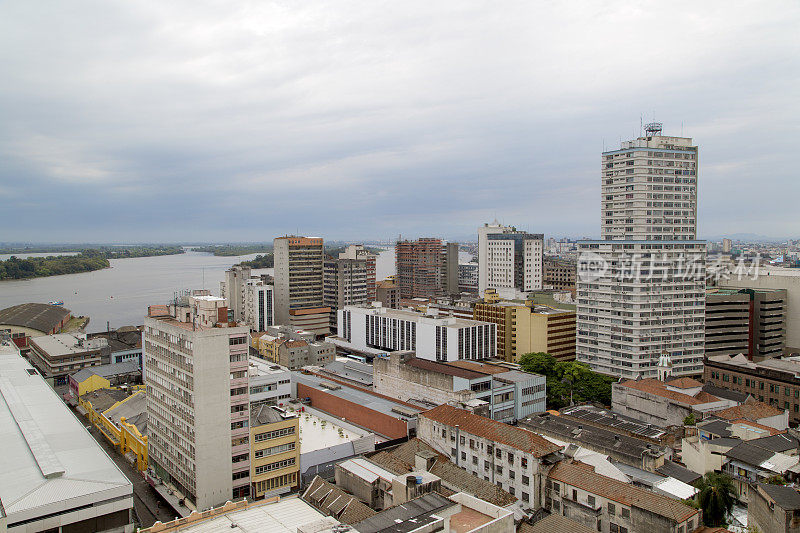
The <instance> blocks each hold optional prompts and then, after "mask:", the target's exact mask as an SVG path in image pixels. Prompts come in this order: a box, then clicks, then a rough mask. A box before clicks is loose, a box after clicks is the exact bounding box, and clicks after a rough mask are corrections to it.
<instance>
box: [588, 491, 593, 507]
mask: <svg viewBox="0 0 800 533" xmlns="http://www.w3.org/2000/svg"><path fill="white" fill-rule="evenodd" d="M586 503H588V504H589V507H594V496H592V495H591V494H590V495H589V496H587V497H586Z"/></svg>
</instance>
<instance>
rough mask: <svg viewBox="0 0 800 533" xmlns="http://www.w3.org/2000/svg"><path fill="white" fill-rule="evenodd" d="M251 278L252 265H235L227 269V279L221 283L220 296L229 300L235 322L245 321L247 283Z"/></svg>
mask: <svg viewBox="0 0 800 533" xmlns="http://www.w3.org/2000/svg"><path fill="white" fill-rule="evenodd" d="M250 279H251V277H250V267H247V266H241V265H234V266H232V267H231V268H229V269H228V270H226V271H225V281H222V282H220V284H219V285H220V296H221V297H222V298H225V299H226V300H227V301H228V308H229V310H230V311H231V313H232V315H233V320H234V322H244V314H245V304H244V302H245V285H246V284H247V282H248V281H249V280H250Z"/></svg>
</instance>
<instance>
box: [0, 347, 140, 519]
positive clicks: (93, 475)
mask: <svg viewBox="0 0 800 533" xmlns="http://www.w3.org/2000/svg"><path fill="white" fill-rule="evenodd" d="M0 396H2V399H3V401H0V442H2V443H3V453H2V454H0V472H3V475H2V476H0V501H2V508H0V509H3V510H4V511H5V514H6V516H7V517H8V525H9V526H12V525H13V524H14V523H15V522H17V521H20V520H27V519H31V518H37V517H41V516H43V515H47V514H50V513H55V512H65V511H67V510H69V509H71V508H73V507H83V506H85V505H92V504H94V503H97V502H99V501H105V500H108V499H113V498H131V496H132V493H133V487H132V485H131V482H130V481H128V479H127V478H126V477H125V476H124V475H123V474H122V472H121V471H120V470H119V468H118V467H117V466H116V465H115V464H114V462H113V461H112V460H111V459H110V458H109V457H108V455H106V453H105V451H103V448H102V447H101V446H100V445H99V444H98V443H97V441H95V440H94V438H93V437H92V436H91V435H90V434H89V432H88V431H86V429H85V428H84V426H83V424H82V423H81V422H80V421H79V420H78V419H77V418H76V417H75V415H73V414H72V413H71V412H70V410H69V408H68V407H67V406H66V405H65V404H64V402H62V401H61V398H59V396H58V395H57V394H56V392H55V391H54V390H53V389H52V388H51V387H50V386H49V385H48V384H47V382H46V381H45V380H44V379H42V377H41V376H40V375H39V374H38V373H37V372H36V370H35V369H34V368H33V367H32V366H31V365H30V364H29V363H28V362H27V361H26V360H25V359H23V358H22V356H20V355H19V351H18V350H17V349H16V347H13V346H10V345H0ZM1 513H2V511H0V514H1Z"/></svg>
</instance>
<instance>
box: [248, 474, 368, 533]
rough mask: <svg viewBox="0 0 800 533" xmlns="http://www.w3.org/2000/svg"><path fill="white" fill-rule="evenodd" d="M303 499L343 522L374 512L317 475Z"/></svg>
mask: <svg viewBox="0 0 800 533" xmlns="http://www.w3.org/2000/svg"><path fill="white" fill-rule="evenodd" d="M303 500H305V501H306V502H308V503H310V504H311V505H313V506H314V507H316V508H317V509H319V510H320V511H322V512H324V513H325V514H327V515H329V516H333V517H335V518H337V519H338V520H340V521H342V522H343V523H345V524H355V523H356V522H360V521H361V520H364V519H366V518H369V517H370V516H374V515H375V514H376V513H375V511H373V510H372V509H370V508H369V507H367V506H366V505H364V504H363V503H362V502H361V501H359V500H358V498H356V497H355V496H353V495H351V494H348V493H346V492H345V491H343V490H342V489H340V488H339V487H337V486H336V485H333V484H331V483H328V482H327V481H325V480H324V479H322V478H321V477H319V476H316V477H314V479H313V480H312V481H311V484H310V485H309V486H308V488H307V489H306V490H305V492H304V493H303ZM254 531H255V530H254Z"/></svg>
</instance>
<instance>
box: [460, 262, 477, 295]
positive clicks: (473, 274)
mask: <svg viewBox="0 0 800 533" xmlns="http://www.w3.org/2000/svg"><path fill="white" fill-rule="evenodd" d="M478 271H479V268H478V263H472V262H470V263H459V265H458V290H459V292H474V293H477V292H478Z"/></svg>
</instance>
